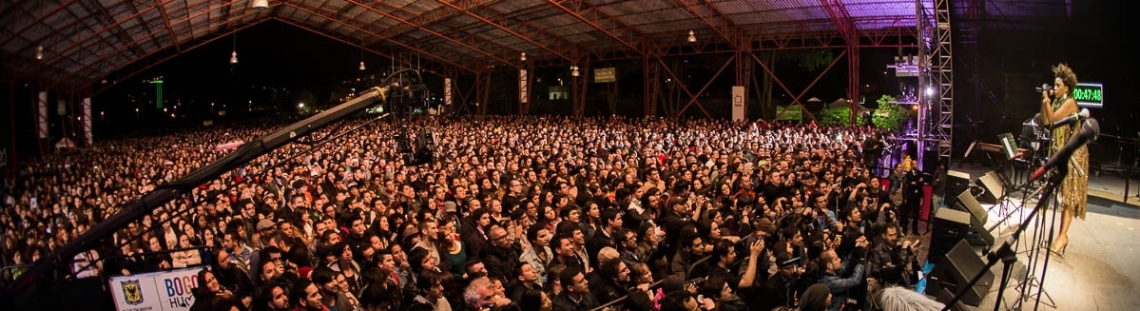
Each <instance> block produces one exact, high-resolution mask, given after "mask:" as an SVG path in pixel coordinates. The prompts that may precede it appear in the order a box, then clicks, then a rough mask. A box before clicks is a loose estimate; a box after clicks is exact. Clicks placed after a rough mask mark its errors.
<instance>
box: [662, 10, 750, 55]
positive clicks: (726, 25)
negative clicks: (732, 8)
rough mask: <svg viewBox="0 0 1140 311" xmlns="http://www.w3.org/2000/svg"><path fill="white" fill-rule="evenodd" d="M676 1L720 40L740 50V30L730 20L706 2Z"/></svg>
mask: <svg viewBox="0 0 1140 311" xmlns="http://www.w3.org/2000/svg"><path fill="white" fill-rule="evenodd" d="M677 1H678V2H680V3H681V5H682V6H683V7H685V10H686V11H689V13H690V14H693V16H695V17H696V18H697V19H700V20H701V21H702V22H704V23H705V25H708V26H709V28H712V30H713V31H714V32H716V34H717V35H718V36H720V38H721V39H724V40H725V41H727V42H728V44H729V45H732V47H733V48H735V49H737V50H739V49H740V42H739V41H740V39H739V36H740V34H741V31H740V29H739V28H737V27H736V25H734V24H733V23H732V20H730V19H728V18H727V17H725V16H724V14H721V13H720V11H718V10H717V9H716V8H715V7H713V6H712V4H710V3H709V2H708V0H677Z"/></svg>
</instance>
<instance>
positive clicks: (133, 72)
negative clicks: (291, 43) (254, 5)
mask: <svg viewBox="0 0 1140 311" xmlns="http://www.w3.org/2000/svg"><path fill="white" fill-rule="evenodd" d="M252 14H256V12H254V13H249V12H247V13H245V14H242V15H241V16H239V17H238V18H244V17H245V16H248V15H252ZM268 20H270V18H269V17H268V16H264V17H261V18H260V19H258V20H254V21H252V22H250V23H248V24H245V25H241V26H239V27H236V28H233V29H231V30H229V31H226V32H224V33H222V34H220V35H217V36H215V37H213V38H210V39H206V40H203V41H202V42H198V43H194V44H191V45H190V46H189V47H187V48H186V51H187V52H189V51H193V50H195V49H197V48H199V47H202V46H204V45H207V44H210V43H212V42H214V41H217V40H218V39H223V38H225V37H228V36H230V35H231V34H233V33H236V32H238V31H242V30H245V29H246V28H249V27H253V26H257V25H260V24H261V23H264V22H266V21H268ZM219 26H225V24H217V25H213V26H210V28H209V29H207V30H206V33H209V32H210V31H213V30H214V29H215V28H219ZM164 50H167V49H161V50H157V51H155V52H153V53H151V54H150V55H146V56H143V57H140V59H141V60H143V61H145V60H146V58H147V57H150V56H154V55H155V54H157V53H158V52H160V51H164ZM179 55H182V54H181V53H174V54H171V55H168V56H165V57H162V58H159V59H157V60H154V61H150V62H147V63H146V64H145V65H141V66H138V67H136V68H133V69H131V70H130V71H128V72H126V73H123V74H122V75H120V76H118V77H116V78H113V80H112V81H111V82H109V83H107V84H104V85H103V86H100V87H99V88H98V89H95V90H93V91H92V92H91V93H90V94H87V96H95V95H96V94H99V93H102V92H103V91H106V90H107V89H109V88H111V87H112V86H115V85H116V84H118V83H119V82H122V81H123V80H126V79H129V78H130V77H133V76H134V75H137V74H139V73H140V72H143V71H147V70H148V69H150V68H153V67H154V66H157V65H158V64H162V63H165V62H166V61H169V60H171V59H173V58H175V57H178V56H179ZM135 65H139V62H138V61H135V62H131V63H130V64H128V65H126V66H120V67H119V68H118V69H115V70H112V71H111V72H112V73H114V72H118V71H122V70H123V69H125V68H126V67H128V66H135ZM96 80H98V79H90V80H89V81H87V82H86V83H83V84H82V85H80V86H79V87H78V88H77V89H78V90H86V89H90V88H91V87H92V85H93V84H94V83H95V81H96Z"/></svg>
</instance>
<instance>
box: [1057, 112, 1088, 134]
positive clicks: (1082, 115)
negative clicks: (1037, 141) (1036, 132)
mask: <svg viewBox="0 0 1140 311" xmlns="http://www.w3.org/2000/svg"><path fill="white" fill-rule="evenodd" d="M1088 118H1089V109H1088V108H1081V111H1079V112H1077V113H1074V114H1073V115H1071V116H1068V117H1065V118H1064V119H1060V120H1057V121H1054V122H1053V124H1049V129H1050V130H1051V129H1055V128H1058V127H1062V126H1066V125H1069V124H1073V123H1077V122H1080V121H1081V120H1083V119H1088Z"/></svg>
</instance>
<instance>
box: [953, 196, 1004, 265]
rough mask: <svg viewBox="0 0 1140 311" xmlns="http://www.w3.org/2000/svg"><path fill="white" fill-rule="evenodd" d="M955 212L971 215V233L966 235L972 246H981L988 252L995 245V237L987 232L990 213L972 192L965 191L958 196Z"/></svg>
mask: <svg viewBox="0 0 1140 311" xmlns="http://www.w3.org/2000/svg"><path fill="white" fill-rule="evenodd" d="M953 207H954V209H955V210H959V211H964V212H968V213H970V231H969V233H967V234H966V238H967V241H969V242H970V245H975V246H981V248H982V249H983V250H986V251H988V250H989V248H990V247H991V246H993V245H994V236H993V235H992V234H990V232H989V231H987V230H986V221H987V220H989V213H987V212H986V209H985V208H983V207H982V205H981V204H980V203H978V201H977V200H975V199H974V196H973V195H971V192H970V191H963V192H962V193H961V194H959V195H958V202H957V203H956V204H954V205H953Z"/></svg>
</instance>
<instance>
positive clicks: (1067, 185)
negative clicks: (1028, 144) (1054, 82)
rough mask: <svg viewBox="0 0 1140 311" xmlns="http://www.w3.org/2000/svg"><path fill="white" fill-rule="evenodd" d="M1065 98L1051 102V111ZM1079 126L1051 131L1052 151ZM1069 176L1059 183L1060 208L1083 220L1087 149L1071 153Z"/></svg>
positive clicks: (1086, 179)
mask: <svg viewBox="0 0 1140 311" xmlns="http://www.w3.org/2000/svg"><path fill="white" fill-rule="evenodd" d="M1067 99H1068V98H1067V97H1064V98H1057V99H1054V100H1053V110H1054V111H1056V110H1057V109H1060V108H1061V105H1062V104H1064V103H1065V100H1067ZM1079 126H1080V124H1079V123H1078V124H1070V125H1066V126H1061V127H1058V128H1056V129H1053V151H1050V153H1054V152H1056V150H1060V149H1061V147H1063V146H1065V143H1066V142H1068V141H1069V137H1070V136H1072V135H1073V132H1075V131H1076V129H1078V128H1079ZM1077 167H1079V168H1080V170H1081V172H1084V175H1083V176H1082V175H1081V173H1079V172H1077V170H1076V168H1077ZM1068 168H1069V174H1068V175H1067V176H1065V180H1064V181H1062V182H1061V188H1060V189H1057V191H1058V192H1059V193H1060V194H1061V208H1064V209H1072V211H1073V215H1074V216H1076V217H1080V218H1081V219H1085V211H1086V210H1087V207H1088V199H1089V197H1088V195H1089V176H1088V174H1089V147H1088V146H1081V148H1080V149H1077V151H1075V152H1073V157H1072V159H1071V160H1069V165H1068Z"/></svg>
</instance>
